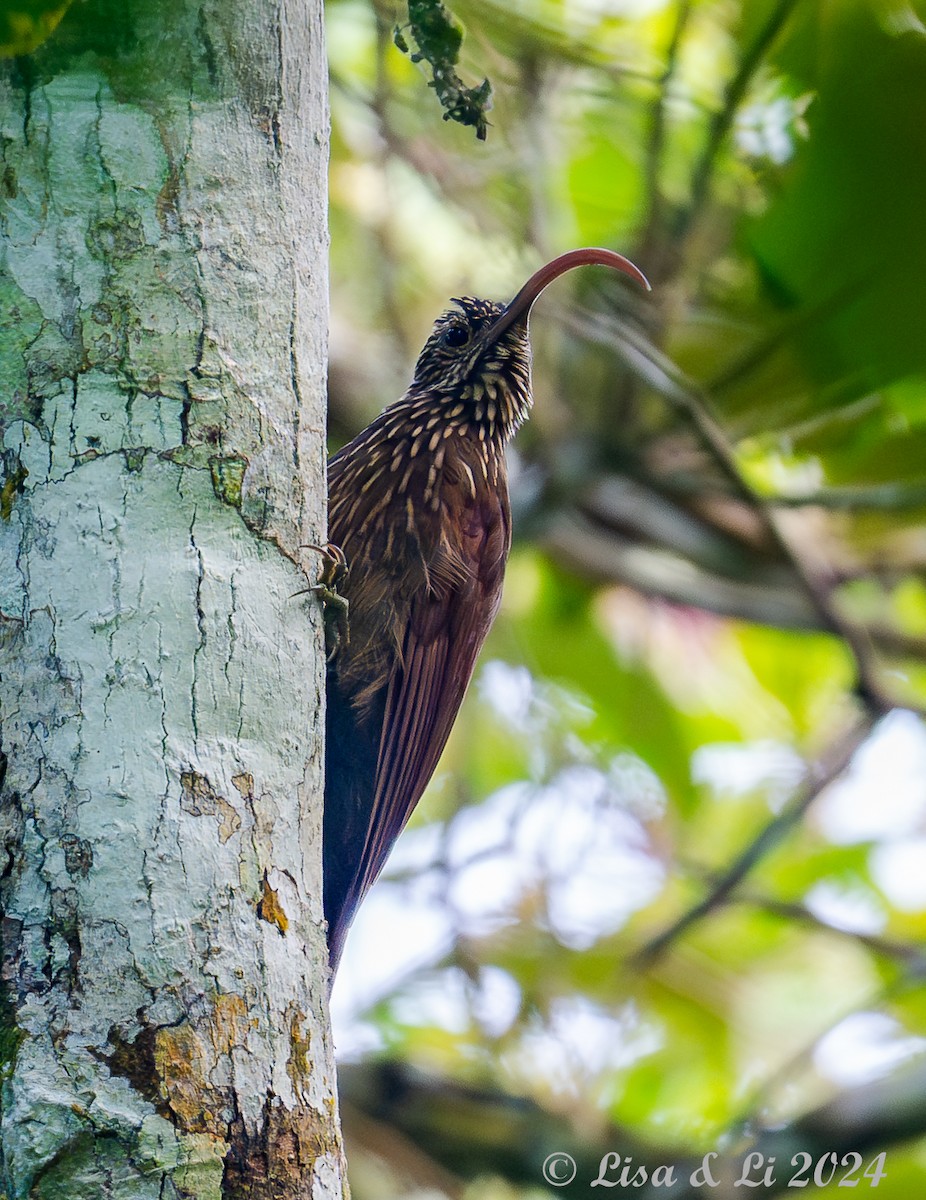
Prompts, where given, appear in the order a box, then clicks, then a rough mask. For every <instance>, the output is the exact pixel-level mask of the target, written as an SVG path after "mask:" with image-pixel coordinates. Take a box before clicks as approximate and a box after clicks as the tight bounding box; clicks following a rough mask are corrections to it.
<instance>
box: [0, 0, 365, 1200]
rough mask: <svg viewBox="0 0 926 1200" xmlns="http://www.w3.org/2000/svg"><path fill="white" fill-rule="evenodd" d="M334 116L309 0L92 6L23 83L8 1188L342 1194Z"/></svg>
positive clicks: (0, 136)
mask: <svg viewBox="0 0 926 1200" xmlns="http://www.w3.org/2000/svg"><path fill="white" fill-rule="evenodd" d="M326 132H327V122H326V115H325V105H324V59H323V45H322V34H321V20H320V13H319V11H318V7H317V5H315V4H314V3H310V2H309V0H288V2H287V3H283V2H282V0H280V2H277V0H230V2H226V3H219V0H212V2H211V3H205V4H200V3H193V2H192V0H166V2H165V3H161V4H156V5H155V4H151V3H148V2H147V0H130V2H129V3H123V2H121V0H120V3H118V4H116V3H114V0H97V3H96V4H94V5H78V6H75V7H74V9H73V10H72V11H71V13H69V14H68V16H67V17H65V19H64V20H63V21H62V23H61V25H60V27H59V29H58V30H57V31H56V33H55V35H54V36H53V37H52V38H50V39H49V41H48V42H47V43H46V44H45V45H44V46H43V47H42V48H41V49H40V50H39V51H38V52H37V53H36V55H35V56H34V57H33V58H32V59H28V60H17V61H16V62H14V63H10V64H6V66H5V68H3V69H0V464H2V469H0V476H2V477H0V679H2V682H0V721H2V726H0V788H2V808H0V834H2V847H0V849H2V853H3V866H2V869H0V876H2V878H0V900H2V906H3V958H2V977H0V992H2V996H0V1027H2V1028H0V1104H2V1109H0V1179H2V1182H0V1192H2V1191H4V1190H5V1192H6V1194H7V1196H8V1197H9V1198H10V1200H14V1197H15V1198H17V1200H18V1198H20V1197H26V1196H29V1197H47V1198H48V1200H51V1198H52V1197H57V1196H67V1197H68V1198H69V1200H83V1198H84V1197H86V1198H87V1200H90V1198H91V1197H92V1198H93V1200H96V1198H97V1197H109V1196H112V1197H117V1196H118V1197H126V1200H128V1197H131V1198H132V1200H138V1198H141V1197H148V1196H151V1197H152V1200H154V1198H155V1197H162V1196H164V1195H172V1196H176V1197H185V1198H186V1197H188V1198H190V1200H200V1198H204V1197H216V1198H218V1197H226V1198H230V1197H239V1196H245V1195H247V1196H254V1197H256V1196H268V1197H269V1196H270V1195H271V1194H272V1195H273V1196H274V1197H276V1198H278V1200H286V1198H287V1197H290V1196H293V1197H295V1196H312V1197H318V1198H319V1200H321V1198H323V1197H324V1198H328V1197H334V1196H340V1195H341V1194H342V1188H343V1186H344V1185H343V1169H342V1168H343V1164H342V1161H341V1150H340V1142H339V1133H338V1128H337V1120H336V1113H335V1106H334V1103H333V1088H334V1077H333V1068H332V1063H331V1047H330V1037H329V1033H328V1029H327V1015H326V994H327V988H326V978H325V973H326V968H325V947H324V936H323V923H322V910H321V887H320V827H321V823H320V804H321V800H320V794H321V788H320V764H321V746H320V736H321V689H322V673H323V655H322V653H321V647H320V625H321V622H320V620H319V617H318V614H317V612H315V611H314V609H313V607H312V605H311V604H309V605H306V604H304V603H303V602H301V601H294V600H293V594H294V593H295V592H297V591H299V590H300V588H302V587H304V586H305V585H304V579H303V576H302V574H301V571H300V568H299V566H298V562H299V546H300V544H301V543H304V542H311V541H318V540H320V534H321V529H322V524H323V517H322V502H323V480H324V445H323V427H324V426H323V403H324V387H323V384H324V334H323V329H324V319H325V308H326V304H325V290H326V287H325V285H326V274H325V249H326V241H325V232H324V229H325V227H324V209H325V198H324V169H325V158H324V150H325V139H326ZM271 898H272V901H271ZM283 914H285V920H284V919H283ZM294 1013H298V1014H299V1019H298V1021H296V1019H295V1017H294ZM294 1030H295V1031H296V1032H294ZM287 1148H288V1149H287ZM284 1149H286V1154H289V1153H290V1152H292V1153H293V1154H295V1155H296V1158H295V1159H291V1158H286V1154H284ZM281 1154H283V1156H284V1157H283V1158H280V1157H279V1155H281ZM262 1156H263V1157H262ZM284 1158H285V1160H286V1161H287V1162H290V1161H298V1163H299V1164H300V1170H299V1172H298V1178H297V1173H295V1172H294V1171H293V1170H290V1169H289V1168H287V1169H286V1170H285V1171H284V1170H283V1168H282V1167H281V1166H280V1163H282V1162H283V1161H284ZM261 1163H263V1164H264V1165H263V1166H261ZM242 1164H251V1166H252V1167H253V1171H252V1174H253V1173H254V1172H256V1175H254V1178H253V1179H251V1178H248V1176H247V1172H246V1171H245V1169H244V1166H243V1165H242ZM249 1169H250V1168H249ZM261 1172H263V1174H261ZM255 1179H256V1180H257V1182H255ZM261 1179H263V1180H264V1182H261ZM267 1180H271V1181H272V1188H276V1190H275V1191H274V1190H268V1189H270V1188H271V1183H267V1182H266V1181H267ZM260 1188H263V1189H264V1190H263V1191H261V1190H260Z"/></svg>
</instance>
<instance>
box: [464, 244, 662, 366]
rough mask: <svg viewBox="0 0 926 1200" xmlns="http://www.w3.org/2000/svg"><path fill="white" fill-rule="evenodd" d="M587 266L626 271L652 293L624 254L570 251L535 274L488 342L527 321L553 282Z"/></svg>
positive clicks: (592, 248)
mask: <svg viewBox="0 0 926 1200" xmlns="http://www.w3.org/2000/svg"><path fill="white" fill-rule="evenodd" d="M588 266H600V267H610V268H611V269H612V270H614V271H623V273H624V274H625V275H629V276H630V278H631V279H635V280H636V281H637V283H639V284H642V286H643V287H645V288H646V290H647V291H648V292H651V291H652V290H653V289H652V288H651V287H650V285H649V280H648V279H647V278H646V276H645V275H644V274H643V272H642V271H641V270H640V268H639V267H636V266H634V264H633V263H632V262H631V261H630V259H629V258H624V256H623V254H616V253H615V252H614V251H613V250H602V249H599V248H597V247H594V246H589V247H587V248H586V249H583V250H569V251H567V253H565V254H561V255H560V256H559V257H558V258H554V259H553V260H552V261H551V262H548V263H547V264H546V266H544V267H541V268H540V270H539V271H535V272H534V274H533V275H532V276H531V277H530V279H528V281H527V283H525V285H524V287H522V288H521V290H520V291H519V292H518V294H517V295H516V296H515V298H514V299H513V300H512V301H511V303H510V304H509V305H508V307H507V308H506V309H505V311H504V312H503V313H502V315H501V316H500V317H499V318H498V320H497V321H496V322H495V324H494V325H493V326H492V327H491V329H490V330H489V332H488V340H489V341H493V342H494V341H495V339H496V338H499V337H501V335H502V334H503V333H504V332H505V330H506V329H510V328H511V326H512V325H514V324H516V323H517V322H518V321H524V320H527V318H528V316H529V315H530V311H531V309H532V308H533V306H534V301H535V300H536V299H537V297H538V296H539V295H540V293H541V292H542V291H543V289H544V288H545V287H546V286H547V284H549V283H552V282H553V280H554V279H558V278H559V277H560V275H565V274H566V272H567V271H571V270H573V268H575V267H588Z"/></svg>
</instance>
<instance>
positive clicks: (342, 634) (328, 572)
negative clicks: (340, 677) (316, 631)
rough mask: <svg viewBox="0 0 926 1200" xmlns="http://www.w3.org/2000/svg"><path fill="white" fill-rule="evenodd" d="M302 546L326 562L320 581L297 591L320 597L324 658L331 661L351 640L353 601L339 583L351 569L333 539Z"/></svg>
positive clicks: (303, 594) (300, 594)
mask: <svg viewBox="0 0 926 1200" xmlns="http://www.w3.org/2000/svg"><path fill="white" fill-rule="evenodd" d="M301 549H303V550H315V551H316V552H317V553H318V554H320V555H321V556H322V560H323V562H324V566H323V567H322V573H321V575H320V576H319V580H318V583H315V584H313V585H312V586H311V587H307V588H303V589H302V591H301V592H296V593H295V595H297V596H305V595H309V594H311V595H314V596H318V598H319V600H321V602H322V606H323V608H324V614H325V650H326V655H325V658H326V661H327V662H331V661H332V660H333V659H334V657H335V655H336V654H337V652H338V651H339V650H340V649H341V647H342V646H346V645H347V644H348V643H349V642H350V623H349V621H348V616H347V614H348V609H349V607H350V605H349V602H348V600H347V597H346V596H342V595H341V594H340V592H339V591H338V585H339V584H340V583H342V582H343V581H344V580H345V579H346V578H347V574H348V571H349V570H350V568H349V566H348V564H347V556H346V555H345V553H344V551H343V550H342V549H341V547H340V546H335V545H334V543H333V542H328V543H327V544H326V545H324V546H316V545H315V544H314V543H312V542H309V543H308V544H307V545H304V546H302V547H301Z"/></svg>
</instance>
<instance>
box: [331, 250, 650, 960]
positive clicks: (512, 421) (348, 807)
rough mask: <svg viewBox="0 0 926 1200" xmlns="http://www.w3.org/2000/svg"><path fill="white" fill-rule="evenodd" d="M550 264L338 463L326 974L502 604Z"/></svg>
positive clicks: (453, 313) (452, 338)
mask: <svg viewBox="0 0 926 1200" xmlns="http://www.w3.org/2000/svg"><path fill="white" fill-rule="evenodd" d="M595 264H597V265H600V266H604V267H609V268H611V269H613V270H617V271H620V272H623V273H624V274H626V275H629V276H630V277H631V278H633V279H634V280H636V282H637V283H639V284H640V285H642V286H643V287H645V288H646V289H647V290H649V283H648V282H647V280H646V277H645V275H644V274H643V273H642V271H640V269H639V268H638V267H636V266H635V265H634V264H633V263H632V262H630V260H629V259H627V258H624V256H623V255H620V254H617V253H615V252H614V251H611V250H605V249H598V248H584V249H578V250H572V251H569V252H567V253H565V254H561V255H560V256H559V257H557V258H554V259H553V260H552V261H551V262H548V263H547V264H545V265H544V266H542V267H541V268H540V269H539V270H537V271H536V272H535V273H534V274H533V275H531V277H530V278H529V279H528V280H527V282H526V283H525V284H524V286H523V287H522V288H521V289H520V291H519V292H518V293H517V295H516V296H515V297H514V299H513V300H511V302H510V303H508V304H507V305H506V304H500V303H497V302H494V301H491V300H482V299H476V298H473V297H470V296H464V297H459V298H455V299H454V300H453V301H452V304H453V305H454V306H455V307H454V308H452V309H450V310H448V311H447V312H444V313H443V314H442V315H441V316H440V317H438V319H437V321H436V322H435V324H434V327H433V330H432V332H431V334H430V336H429V337H428V339H427V341H426V343H425V345H424V348H423V349H422V351H421V354H420V356H419V358H418V361H417V364H416V366H415V371H414V377H413V379H412V382H411V384H410V385H409V387H408V389H407V391H406V392H405V394H404V395H403V396H402V398H401V399H400V400H398V401H397V402H395V403H394V404H392V405H390V406H389V407H388V408H386V409H385V410H384V411H383V412H381V413H380V414H379V416H377V417H376V418H375V419H374V420H373V421H372V422H371V423H370V424H369V425H368V426H367V427H366V428H365V429H364V430H362V432H361V433H359V434H358V435H357V436H356V437H355V438H353V440H352V441H350V442H348V443H347V445H345V446H344V447H343V448H342V449H341V450H339V451H338V452H337V453H336V454H335V455H334V456H333V457H332V458H331V459H330V461H329V464H328V538H329V543H328V545H327V547H325V548H321V547H313V548H314V549H319V550H321V551H322V554H323V555H324V559H325V562H324V567H323V570H322V573H321V576H320V581H319V583H318V584H317V585H316V587H315V588H314V589H309V590H314V591H316V592H318V593H319V594H320V596H321V598H322V600H323V601H324V603H325V627H326V641H327V643H328V647H329V652H328V668H327V717H326V755H325V775H326V783H325V796H324V821H323V839H322V840H323V864H322V865H323V885H324V896H323V902H324V913H325V919H326V921H327V926H328V949H329V964H330V969H331V977H332V978H333V977H334V973H335V972H336V970H337V967H338V963H339V961H340V958H341V954H342V952H343V949H344V942H345V938H346V936H347V931H348V929H349V927H350V924H351V921H352V919H353V917H354V914H355V913H356V911H357V908H358V906H359V905H360V903H361V901H362V900H363V898H364V896H365V895H366V893H367V891H368V890H369V888H370V887H371V885H372V884H373V882H374V881H375V879H376V878H377V876H378V875H379V873H380V871H381V870H382V868H383V865H384V863H385V861H386V858H387V857H388V855H389V851H390V850H391V848H392V845H393V843H394V842H395V840H396V838H397V837H398V835H399V833H400V832H401V831H402V829H403V828H404V826H405V824H406V822H407V821H408V819H409V817H410V816H411V813H412V811H413V809H414V808H415V805H416V804H417V803H418V801H419V799H420V798H421V795H422V793H423V792H424V789H425V787H426V786H427V783H428V781H429V780H430V778H431V775H432V774H433V772H434V770H435V768H436V766H437V761H438V759H439V757H440V754H441V751H442V750H443V748H444V745H445V743H446V741H447V738H448V736H449V734H450V730H451V727H452V726H453V722H454V720H455V718H456V715H457V712H458V711H459V708H460V705H461V703H462V701H463V696H464V693H465V692H466V688H467V685H468V683H469V681H470V677H471V676H472V673H473V669H474V666H475V662H476V657H477V655H478V654H479V651H480V649H481V647H482V644H483V642H484V641H485V638H486V636H487V634H488V632H489V629H490V628H491V626H492V622H493V620H494V618H495V615H496V613H497V611H498V608H499V603H500V601H501V594H502V581H503V578H504V573H505V565H506V562H507V559H508V552H509V549H510V547H511V509H510V505H509V499H508V479H507V468H506V461H505V450H506V446H507V444H508V442H509V441H510V440H511V438H512V437H513V436H514V434H515V433H516V431H517V430H518V428H519V426H520V425H521V424H522V423H523V422H524V421H525V420H526V418H527V416H528V414H529V412H530V409H531V406H532V395H531V348H530V341H529V333H528V320H529V317H530V312H531V309H532V307H533V304H534V301H535V300H536V299H537V297H538V296H539V295H540V294H541V292H542V291H543V290H544V288H546V287H547V285H548V284H550V283H552V282H553V280H555V279H557V278H558V277H559V276H560V275H563V274H564V273H565V272H567V271H570V270H572V269H574V268H576V267H583V266H590V265H595Z"/></svg>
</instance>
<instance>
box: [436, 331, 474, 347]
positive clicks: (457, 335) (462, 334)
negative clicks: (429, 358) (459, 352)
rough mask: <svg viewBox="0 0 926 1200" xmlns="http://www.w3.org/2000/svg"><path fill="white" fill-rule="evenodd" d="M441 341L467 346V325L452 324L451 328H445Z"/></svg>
mask: <svg viewBox="0 0 926 1200" xmlns="http://www.w3.org/2000/svg"><path fill="white" fill-rule="evenodd" d="M441 341H442V342H443V343H444V345H445V346H453V347H454V348H456V347H458V346H465V345H466V343H467V342H468V341H469V330H468V329H467V328H466V326H465V325H451V326H450V328H449V329H445V330H444V332H443V334H442V335H441Z"/></svg>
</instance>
